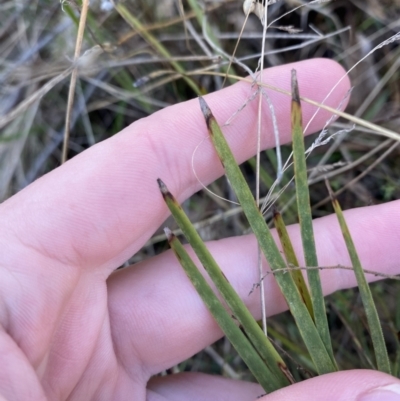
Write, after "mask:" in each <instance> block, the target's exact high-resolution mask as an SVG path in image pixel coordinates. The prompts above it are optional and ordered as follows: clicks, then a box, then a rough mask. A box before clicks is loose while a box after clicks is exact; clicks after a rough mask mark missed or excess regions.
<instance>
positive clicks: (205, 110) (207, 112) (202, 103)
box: [199, 96, 212, 122]
mask: <svg viewBox="0 0 400 401" xmlns="http://www.w3.org/2000/svg"><path fill="white" fill-rule="evenodd" d="M199 102H200V108H201V112H202V113H203V116H204V118H205V119H206V121H207V122H208V119H209V118H210V117H211V116H212V113H211V110H210V108H209V107H208V104H207V103H206V101H205V100H204V98H203V97H202V96H199Z"/></svg>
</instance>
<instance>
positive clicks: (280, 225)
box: [274, 210, 314, 319]
mask: <svg viewBox="0 0 400 401" xmlns="http://www.w3.org/2000/svg"><path fill="white" fill-rule="evenodd" d="M274 224H275V228H276V231H277V232H278V236H279V240H280V241H281V245H282V248H283V253H284V254H285V258H286V262H287V263H288V265H289V266H297V267H299V266H300V264H299V262H298V260H297V257H296V254H295V252H294V249H293V245H292V241H291V240H290V237H289V234H288V232H287V230H286V226H285V222H284V221H283V218H282V215H281V214H280V213H279V212H278V210H275V211H274ZM290 274H291V275H292V277H293V280H294V283H295V284H296V287H297V289H298V290H299V293H300V295H301V299H302V300H303V302H304V304H305V305H306V307H307V309H308V312H309V313H310V316H311V317H312V318H313V319H314V310H313V306H312V302H311V297H310V293H309V291H308V287H307V284H306V282H305V280H304V277H303V275H302V273H301V271H300V270H293V271H291V272H290Z"/></svg>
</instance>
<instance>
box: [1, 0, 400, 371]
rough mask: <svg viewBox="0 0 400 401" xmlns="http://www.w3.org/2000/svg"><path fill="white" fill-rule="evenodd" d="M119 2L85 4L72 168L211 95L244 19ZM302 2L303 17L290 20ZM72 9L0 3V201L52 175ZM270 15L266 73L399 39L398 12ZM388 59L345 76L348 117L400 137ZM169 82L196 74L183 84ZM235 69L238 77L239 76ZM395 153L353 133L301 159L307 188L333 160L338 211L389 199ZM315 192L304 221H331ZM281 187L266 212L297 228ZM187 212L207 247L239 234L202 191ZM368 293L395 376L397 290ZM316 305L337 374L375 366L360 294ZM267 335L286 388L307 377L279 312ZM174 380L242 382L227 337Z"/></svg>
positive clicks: (328, 6) (392, 65) (395, 190)
mask: <svg viewBox="0 0 400 401" xmlns="http://www.w3.org/2000/svg"><path fill="white" fill-rule="evenodd" d="M118 5H119V6H120V7H121V8H119V9H118V10H116V9H115V7H114V5H113V3H112V2H111V1H100V0H97V1H95V0H92V1H91V4H90V8H89V14H88V20H87V24H86V29H85V36H84V41H83V51H82V53H83V52H85V51H87V53H86V54H85V56H83V58H82V59H81V60H80V61H79V78H78V82H77V86H76V91H75V102H74V104H73V107H72V110H71V111H72V113H71V139H70V143H69V158H71V157H73V156H74V155H76V154H78V153H80V152H82V151H84V150H85V149H87V148H88V147H90V146H92V145H93V144H95V143H97V142H99V141H102V140H105V139H107V138H109V137H110V136H112V135H114V134H116V133H118V132H119V131H120V130H121V129H122V128H124V127H126V126H127V125H129V124H131V123H132V122H134V121H135V120H137V119H140V118H143V117H146V116H147V115H149V114H151V113H153V112H155V111H157V110H159V109H161V108H164V107H166V106H168V105H172V104H175V103H177V102H182V101H185V100H187V99H190V98H193V97H196V96H197V94H198V92H200V93H209V92H212V91H215V90H217V89H219V88H220V87H221V84H222V81H223V79H222V78H221V77H218V76H213V75H209V74H208V73H207V72H208V71H216V72H223V71H224V69H225V68H226V66H227V64H228V61H227V59H226V58H225V57H223V56H222V55H221V52H220V51H218V49H221V50H223V51H224V52H226V53H227V54H232V52H233V49H234V47H235V44H236V41H237V39H238V35H239V32H240V30H241V28H242V25H243V23H244V20H245V16H244V14H243V12H242V2H241V1H240V0H182V2H180V1H178V0H146V1H145V0H126V1H120V2H119V3H118ZM299 5H304V7H301V8H299V9H297V10H295V11H293V12H290V11H291V10H293V9H294V8H296V7H297V6H299ZM121 10H124V12H125V13H122V12H121ZM80 11H81V2H80V1H64V2H62V3H60V2H57V1H50V0H36V1H30V2H23V1H18V0H4V1H2V2H1V4H0V13H1V15H2V18H1V22H0V200H4V199H6V198H8V197H9V196H11V195H13V194H14V193H16V192H18V191H19V190H21V189H22V188H24V187H25V186H27V185H29V184H30V183H31V182H32V181H34V180H35V179H37V178H38V177H40V176H42V175H43V174H45V173H47V172H49V171H51V170H52V169H54V168H56V167H58V166H59V165H60V161H61V148H62V141H63V137H64V132H65V115H66V109H67V98H68V90H69V85H70V75H69V73H66V72H65V71H66V70H67V69H68V68H70V66H71V60H72V59H73V55H74V51H75V42H76V36H77V26H78V23H79V18H80ZM286 13H287V15H285V16H283V15H284V14H286ZM121 14H122V15H121ZM280 16H283V17H282V18H281V19H280V20H279V21H278V22H277V23H276V24H274V27H273V28H271V29H270V30H269V31H268V34H267V41H266V55H265V66H266V67H269V66H276V65H281V64H284V63H288V62H293V61H298V60H304V59H308V58H313V57H327V58H331V59H335V60H337V61H339V62H340V63H341V64H342V65H343V66H344V67H345V68H346V69H350V68H351V67H352V66H353V65H354V64H355V63H356V62H357V61H358V60H360V59H361V58H363V57H364V56H366V55H367V54H368V53H369V52H371V50H373V49H374V48H375V47H376V46H378V45H379V44H380V43H382V42H383V41H384V40H386V39H388V38H389V37H391V36H392V35H393V34H395V33H396V32H398V31H399V30H400V29H399V28H400V19H399V17H400V1H399V0H394V1H388V0H386V1H383V0H382V1H379V2H378V1H374V0H368V1H367V0H362V1H361V0H335V1H331V2H329V1H328V2H326V1H325V2H320V3H316V2H313V3H312V4H310V2H309V1H304V0H296V1H294V0H279V1H276V2H275V3H274V4H271V5H270V6H269V20H273V19H275V18H278V17H280ZM294 30H296V33H293V31H294ZM204 33H206V35H204ZM261 36H262V27H261V24H260V21H259V20H258V19H257V18H256V17H255V16H254V15H252V16H251V17H250V18H249V20H248V21H247V24H246V26H245V29H244V33H243V36H242V38H241V41H240V44H239V46H238V49H237V53H236V57H237V58H240V59H241V60H243V61H245V62H246V64H247V65H248V66H249V67H250V68H252V69H253V70H254V68H255V67H256V66H257V62H258V59H259V55H260V51H261ZM210 41H212V42H213V43H214V45H211V44H210ZM399 55H400V47H399V42H398V41H395V42H393V43H391V44H389V45H387V46H383V47H382V48H379V49H377V50H376V51H374V52H373V54H372V55H370V56H369V57H367V58H366V60H365V61H364V62H363V63H361V64H360V65H359V66H357V68H355V69H354V70H353V71H352V73H351V74H350V76H351V79H352V83H353V85H354V88H353V91H352V94H351V101H350V105H349V107H348V109H347V111H348V112H350V113H351V114H353V115H356V116H358V117H362V118H364V119H366V120H370V121H373V122H375V123H377V124H379V125H382V126H385V127H388V128H390V129H392V130H394V131H397V132H398V131H399V128H398V127H399V122H400V109H399V105H400V76H399V68H398V67H399V64H400V57H399ZM177 71H178V72H179V71H184V72H185V73H188V74H189V73H190V74H192V73H193V75H190V78H187V79H182V75H181V74H177V73H176V72H177ZM233 71H234V72H235V73H236V74H238V75H241V76H244V75H246V73H245V72H244V71H243V70H242V69H241V68H240V67H238V66H234V67H233V69H232V70H231V72H233ZM194 72H195V74H194ZM57 81H58V82H57ZM24 102H26V107H24V108H23V107H21V104H24ZM351 127H352V125H351V124H349V123H348V122H347V121H341V120H339V121H337V122H335V123H334V124H332V126H331V127H330V128H329V129H330V130H331V132H332V133H333V132H337V131H338V130H341V129H349V128H351ZM313 139H315V136H314V137H310V138H308V139H307V141H308V143H311V141H312V140H313ZM392 145H393V141H390V140H387V139H385V138H382V137H379V136H375V135H371V133H368V132H367V131H366V130H365V129H361V128H360V127H355V128H354V129H353V130H352V132H351V133H350V134H348V135H341V136H338V137H337V138H336V139H335V140H334V141H332V142H330V144H328V145H327V146H324V147H320V148H317V149H316V150H315V151H314V152H313V153H312V154H311V156H310V157H309V159H308V163H309V168H310V169H312V168H314V167H316V166H319V167H318V169H315V170H313V171H315V172H316V175H315V177H316V178H318V174H319V176H321V173H320V171H322V170H323V169H322V168H321V166H320V164H321V160H322V165H323V166H324V169H325V170H324V172H325V173H326V169H327V168H329V169H330V168H331V167H330V166H332V165H333V164H335V163H336V164H337V165H339V166H340V167H339V168H335V169H333V170H330V174H331V178H330V180H331V185H332V187H333V189H334V190H336V191H340V195H339V200H340V202H341V204H342V207H343V209H348V208H352V207H359V206H365V205H370V204H377V203H382V202H387V201H390V200H394V199H398V198H399V196H400V163H398V162H397V160H398V158H399V155H400V147H397V148H396V147H394V146H392ZM282 152H283V155H284V160H285V158H286V157H287V156H288V155H289V153H290V148H286V147H283V149H282ZM261 160H262V177H263V183H262V192H263V193H264V194H265V193H266V192H267V190H268V188H269V186H270V185H271V180H274V177H275V174H276V165H275V156H274V152H273V151H269V152H265V153H263V155H262V159H261ZM115 163H118V160H116V161H115ZM254 166H255V164H254V161H253V162H252V161H250V162H249V163H245V164H244V165H243V171H244V172H245V174H246V176H247V177H248V181H249V183H250V185H252V186H254V168H255V167H254ZM289 178H290V177H289ZM314 181H315V183H312V184H310V186H311V189H310V190H311V201H312V205H314V209H313V212H314V216H315V217H318V216H322V215H325V214H327V213H331V212H332V210H331V209H330V206H329V202H328V201H327V199H326V196H327V192H326V189H325V186H324V183H323V182H322V181H319V180H318V179H315V180H314ZM210 189H211V190H212V191H213V192H214V193H217V194H218V195H220V196H222V197H224V198H227V199H231V198H232V196H233V195H232V192H231V190H230V188H229V185H228V184H227V182H226V180H225V179H223V178H222V179H220V180H218V181H217V182H216V183H214V184H213V185H211V187H210ZM290 190H291V188H289V189H288V191H287V192H286V193H285V194H284V195H283V196H282V197H280V198H279V199H278V201H277V204H278V206H279V207H280V208H286V210H287V211H286V214H285V215H284V217H285V221H286V222H287V223H291V222H296V211H295V210H293V207H292V206H290V200H291V198H292V195H293V193H291V192H290ZM288 202H289V203H288ZM185 209H186V210H187V212H188V213H189V214H190V216H191V219H192V221H193V222H196V223H198V228H199V230H200V233H201V235H202V237H203V238H204V239H206V240H211V239H218V238H223V237H226V236H232V235H241V234H243V233H245V232H247V230H248V226H247V223H246V221H245V219H244V218H243V217H242V216H241V215H240V213H239V212H238V210H236V209H235V207H234V206H232V205H231V204H229V203H227V202H223V201H218V200H217V199H215V197H213V196H210V195H209V194H208V193H207V192H205V191H201V192H199V193H198V194H196V195H195V196H194V197H192V198H191V199H190V200H188V201H187V202H186V203H185ZM267 218H268V214H267ZM221 222H222V224H221ZM170 226H173V223H172V222H171V223H170ZM160 232H161V231H160ZM164 249H166V244H165V241H164V240H163V237H162V235H161V236H156V237H155V238H153V239H152V240H151V241H149V243H148V244H147V245H146V246H145V247H144V248H143V249H142V250H141V252H139V253H138V254H136V255H134V256H133V257H132V259H131V260H130V263H134V262H137V261H139V260H141V259H143V258H145V257H148V256H151V255H154V254H156V253H158V252H160V251H162V250H164ZM372 287H373V291H374V295H375V299H376V302H377V305H378V308H379V311H380V316H381V318H382V322H383V328H384V332H385V337H386V339H387V343H388V347H389V352H390V356H391V359H392V362H393V372H394V373H395V374H396V375H398V374H399V361H400V352H399V350H400V348H399V340H398V332H399V330H400V308H398V307H397V306H398V305H397V297H396V293H398V290H399V286H398V284H397V282H393V281H391V282H388V281H385V282H380V283H379V284H374V285H373V286H372ZM249 290H250V289H249ZM327 304H328V310H329V320H330V324H331V327H332V338H333V341H334V347H335V352H336V358H337V361H338V363H339V365H340V367H341V368H343V369H349V368H371V367H373V364H374V361H373V358H372V356H371V355H372V353H371V346H370V344H369V340H366V339H367V338H368V337H367V336H365V330H366V329H365V318H364V314H363V308H362V306H361V301H360V299H359V296H358V292H357V290H351V291H345V292H341V293H340V294H339V293H338V294H334V295H333V296H331V297H329V298H328V299H327ZM269 333H270V335H271V336H272V338H273V339H274V340H275V341H276V343H277V344H278V345H279V346H280V347H282V352H283V354H284V355H285V359H286V360H287V361H288V364H289V365H290V367H291V369H292V372H295V375H297V379H301V378H305V377H309V376H310V375H313V373H314V372H313V371H312V370H310V369H311V367H310V364H309V361H308V357H307V354H306V352H305V350H304V348H303V347H302V345H301V341H300V340H299V335H298V333H297V329H296V327H295V325H294V324H293V323H292V322H291V319H290V317H289V316H288V315H287V314H282V315H280V316H277V317H274V318H273V319H270V321H269ZM178 370H200V371H203V372H204V371H205V372H212V373H222V374H225V375H228V376H230V377H237V378H249V374H248V373H247V370H246V369H245V367H244V366H243V364H242V362H241V361H240V360H239V358H238V357H237V356H236V353H235V352H234V350H232V348H231V346H230V345H229V343H228V342H226V341H225V340H220V341H219V342H218V343H216V344H215V345H214V346H212V347H209V348H207V349H206V350H205V351H204V352H202V353H200V354H199V355H196V356H195V357H193V358H191V359H190V360H188V361H186V362H184V363H182V364H180V365H179V366H178V367H174V368H173V369H172V370H171V371H172V372H175V371H178Z"/></svg>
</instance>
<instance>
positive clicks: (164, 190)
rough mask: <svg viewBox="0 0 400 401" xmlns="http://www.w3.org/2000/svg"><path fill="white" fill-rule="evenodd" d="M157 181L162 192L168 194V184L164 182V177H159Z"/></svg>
mask: <svg viewBox="0 0 400 401" xmlns="http://www.w3.org/2000/svg"><path fill="white" fill-rule="evenodd" d="M157 183H158V186H159V188H160V191H161V193H162V194H163V195H167V194H168V192H169V191H168V188H167V186H166V185H165V184H164V182H163V181H162V179H161V178H157Z"/></svg>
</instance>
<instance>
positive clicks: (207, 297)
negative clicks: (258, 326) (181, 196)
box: [165, 229, 280, 393]
mask: <svg viewBox="0 0 400 401" xmlns="http://www.w3.org/2000/svg"><path fill="white" fill-rule="evenodd" d="M165 232H166V235H167V238H168V242H169V244H170V246H171V248H172V250H173V252H174V253H175V255H176V257H177V259H178V260H179V263H180V264H181V266H182V267H183V269H184V270H185V272H186V274H187V276H188V277H189V279H190V281H191V282H192V284H193V286H194V287H195V289H196V291H197V293H198V294H199V295H200V297H201V299H202V300H203V302H204V303H205V305H206V306H207V308H208V310H209V311H210V312H211V314H212V315H213V317H214V319H215V320H216V321H217V323H218V325H219V327H220V328H221V330H222V331H223V332H224V334H225V335H226V337H227V338H228V339H229V341H230V342H231V343H232V345H233V346H234V347H235V349H236V350H237V352H238V354H239V355H240V356H241V358H242V359H243V361H244V362H245V363H246V365H247V366H248V368H249V369H250V371H251V373H253V375H254V377H255V378H256V379H257V381H258V383H260V385H261V386H262V387H263V389H264V390H265V391H266V392H268V393H270V392H272V391H275V390H277V389H278V388H280V387H279V386H277V383H276V381H275V380H271V376H272V375H271V372H270V370H269V369H268V368H267V367H266V365H265V363H264V362H263V360H262V359H261V357H260V356H259V354H258V353H257V351H256V350H255V349H254V348H253V346H252V345H251V343H250V342H249V340H248V338H247V337H246V336H245V335H244V333H243V332H242V331H241V330H240V328H239V327H238V326H237V325H236V324H235V323H234V321H233V319H232V317H231V316H230V314H229V313H228V312H227V310H226V309H225V308H224V306H223V305H222V303H221V301H220V300H219V299H218V297H217V296H216V295H215V294H214V292H213V290H212V289H211V287H210V286H209V285H208V283H207V281H206V280H205V278H204V277H203V275H202V274H201V273H200V271H199V270H198V268H197V266H196V265H195V264H194V262H193V261H192V259H191V258H190V256H189V254H188V253H187V252H186V250H185V248H184V247H183V245H182V244H181V243H180V241H179V240H178V239H177V238H176V237H175V236H174V235H173V234H172V232H171V231H170V230H167V229H166V230H165Z"/></svg>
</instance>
